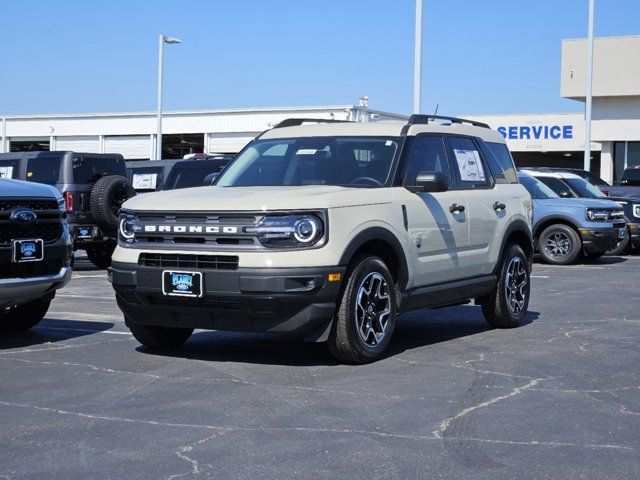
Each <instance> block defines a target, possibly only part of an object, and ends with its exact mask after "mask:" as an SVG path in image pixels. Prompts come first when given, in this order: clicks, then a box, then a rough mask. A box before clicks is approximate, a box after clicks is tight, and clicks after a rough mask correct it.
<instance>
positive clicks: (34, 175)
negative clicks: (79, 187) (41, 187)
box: [27, 157, 62, 185]
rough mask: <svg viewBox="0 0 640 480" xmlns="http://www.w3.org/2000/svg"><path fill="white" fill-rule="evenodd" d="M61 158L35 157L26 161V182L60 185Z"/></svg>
mask: <svg viewBox="0 0 640 480" xmlns="http://www.w3.org/2000/svg"><path fill="white" fill-rule="evenodd" d="M61 161H62V159H61V157H36V158H30V159H29V160H27V181H29V182H38V183H46V184H49V185H53V184H54V183H60V163H61Z"/></svg>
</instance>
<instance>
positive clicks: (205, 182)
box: [202, 172, 219, 186]
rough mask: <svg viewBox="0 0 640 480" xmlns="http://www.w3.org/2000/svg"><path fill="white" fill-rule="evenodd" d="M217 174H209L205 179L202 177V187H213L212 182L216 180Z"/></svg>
mask: <svg viewBox="0 0 640 480" xmlns="http://www.w3.org/2000/svg"><path fill="white" fill-rule="evenodd" d="M218 175H219V173H218V172H215V173H210V174H209V175H207V176H206V177H204V180H203V181H202V185H207V186H208V185H213V182H215V181H216V178H218Z"/></svg>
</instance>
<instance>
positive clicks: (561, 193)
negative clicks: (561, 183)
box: [560, 190, 572, 198]
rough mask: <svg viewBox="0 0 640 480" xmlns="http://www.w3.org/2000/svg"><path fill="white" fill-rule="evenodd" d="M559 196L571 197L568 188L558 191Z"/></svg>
mask: <svg viewBox="0 0 640 480" xmlns="http://www.w3.org/2000/svg"><path fill="white" fill-rule="evenodd" d="M560 196H561V197H562V198H571V197H572V195H571V192H569V191H568V190H563V191H561V192H560Z"/></svg>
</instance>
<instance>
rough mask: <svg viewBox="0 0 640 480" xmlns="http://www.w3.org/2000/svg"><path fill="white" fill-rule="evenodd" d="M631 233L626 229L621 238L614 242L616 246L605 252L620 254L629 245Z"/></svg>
mask: <svg viewBox="0 0 640 480" xmlns="http://www.w3.org/2000/svg"><path fill="white" fill-rule="evenodd" d="M630 237H631V233H630V232H629V231H628V230H627V234H626V235H625V236H624V238H623V239H622V240H620V241H619V242H618V243H616V246H615V247H613V248H612V249H611V250H609V251H608V252H607V255H622V254H623V253H624V252H625V251H626V250H627V247H628V246H629V242H630Z"/></svg>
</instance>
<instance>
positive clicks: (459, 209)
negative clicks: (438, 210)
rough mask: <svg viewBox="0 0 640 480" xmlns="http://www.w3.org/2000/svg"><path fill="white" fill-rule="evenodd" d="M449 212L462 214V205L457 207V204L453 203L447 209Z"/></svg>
mask: <svg viewBox="0 0 640 480" xmlns="http://www.w3.org/2000/svg"><path fill="white" fill-rule="evenodd" d="M449 211H450V212H451V213H462V212H464V205H458V204H457V203H454V204H453V205H451V206H450V207H449Z"/></svg>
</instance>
